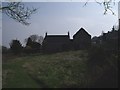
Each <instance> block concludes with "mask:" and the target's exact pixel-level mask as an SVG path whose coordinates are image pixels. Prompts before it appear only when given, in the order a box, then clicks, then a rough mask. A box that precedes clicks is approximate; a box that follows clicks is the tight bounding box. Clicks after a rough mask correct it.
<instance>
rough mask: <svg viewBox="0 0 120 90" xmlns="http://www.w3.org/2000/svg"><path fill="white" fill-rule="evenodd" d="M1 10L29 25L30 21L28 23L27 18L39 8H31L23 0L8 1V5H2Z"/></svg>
mask: <svg viewBox="0 0 120 90" xmlns="http://www.w3.org/2000/svg"><path fill="white" fill-rule="evenodd" d="M0 10H2V12H3V13H5V14H6V15H8V16H9V17H10V18H12V19H14V20H15V21H17V22H20V23H22V24H24V25H29V24H30V23H28V22H27V20H28V19H29V18H30V16H31V14H33V13H34V12H35V11H36V10H37V9H35V8H32V9H29V8H28V7H25V5H24V4H23V3H21V2H10V3H7V6H5V7H1V8H0Z"/></svg>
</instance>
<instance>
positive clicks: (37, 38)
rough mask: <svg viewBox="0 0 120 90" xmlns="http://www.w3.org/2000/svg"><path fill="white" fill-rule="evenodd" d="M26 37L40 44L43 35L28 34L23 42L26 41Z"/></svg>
mask: <svg viewBox="0 0 120 90" xmlns="http://www.w3.org/2000/svg"><path fill="white" fill-rule="evenodd" d="M28 39H31V41H33V42H37V43H40V44H41V45H42V42H43V39H44V38H43V36H38V35H31V36H29V37H28V38H26V39H25V40H24V42H25V43H27V42H28Z"/></svg>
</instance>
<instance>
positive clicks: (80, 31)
mask: <svg viewBox="0 0 120 90" xmlns="http://www.w3.org/2000/svg"><path fill="white" fill-rule="evenodd" d="M78 33H80V34H83V33H86V34H87V35H88V36H91V35H90V34H89V33H88V32H87V31H85V29H84V28H80V29H79V30H78V31H77V32H76V34H74V36H76V35H77V34H78ZM74 36H73V37H74Z"/></svg>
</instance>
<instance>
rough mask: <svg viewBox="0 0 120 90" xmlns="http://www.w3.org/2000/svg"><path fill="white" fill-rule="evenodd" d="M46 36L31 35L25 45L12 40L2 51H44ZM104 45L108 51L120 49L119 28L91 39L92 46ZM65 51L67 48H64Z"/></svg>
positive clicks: (18, 52) (16, 52) (15, 52)
mask: <svg viewBox="0 0 120 90" xmlns="http://www.w3.org/2000/svg"><path fill="white" fill-rule="evenodd" d="M43 40H44V38H43V37H42V36H38V35H31V36H30V37H28V38H26V39H25V43H26V45H25V46H23V45H22V44H21V42H20V41H19V40H12V41H11V43H10V48H9V49H8V48H7V47H5V46H2V52H3V54H4V53H14V54H20V53H27V54H28V53H42V52H44V51H43V48H42V47H43V46H42V42H43ZM93 46H95V47H102V48H104V49H106V50H107V51H108V52H109V51H111V52H117V51H118V30H115V29H114V28H113V29H112V30H111V31H108V32H107V33H102V35H100V36H98V37H96V36H95V37H93V38H92V39H91V47H93ZM63 51H65V50H63Z"/></svg>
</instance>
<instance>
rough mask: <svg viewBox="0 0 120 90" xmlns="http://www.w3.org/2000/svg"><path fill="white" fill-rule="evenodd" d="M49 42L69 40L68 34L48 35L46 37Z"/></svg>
mask: <svg viewBox="0 0 120 90" xmlns="http://www.w3.org/2000/svg"><path fill="white" fill-rule="evenodd" d="M45 40H46V41H47V42H66V41H68V40H69V37H68V35H47V36H46V37H45Z"/></svg>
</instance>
